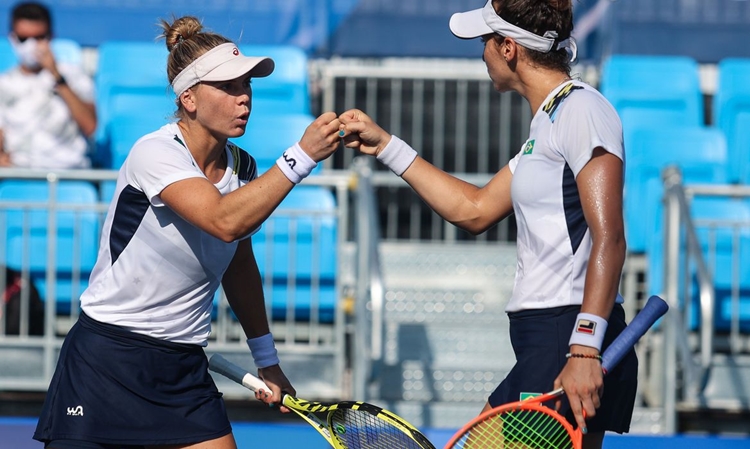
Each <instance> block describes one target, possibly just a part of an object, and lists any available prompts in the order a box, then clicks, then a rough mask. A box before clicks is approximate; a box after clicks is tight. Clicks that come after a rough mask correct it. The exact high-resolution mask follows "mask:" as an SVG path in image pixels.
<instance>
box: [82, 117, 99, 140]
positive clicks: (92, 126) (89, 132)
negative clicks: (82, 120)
mask: <svg viewBox="0 0 750 449" xmlns="http://www.w3.org/2000/svg"><path fill="white" fill-rule="evenodd" d="M96 126H97V122H96V120H92V121H91V122H90V123H86V124H84V125H82V126H81V127H80V128H81V132H82V133H83V135H84V136H86V137H87V138H90V137H92V136H93V135H94V133H95V132H96Z"/></svg>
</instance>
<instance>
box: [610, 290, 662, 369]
mask: <svg viewBox="0 0 750 449" xmlns="http://www.w3.org/2000/svg"><path fill="white" fill-rule="evenodd" d="M667 310H669V306H668V305H667V303H666V302H665V301H664V300H663V299H661V298H660V297H658V296H656V295H653V296H651V297H650V298H648V301H646V305H645V306H643V309H642V310H641V311H640V312H638V315H636V316H635V318H633V320H632V321H631V322H630V324H628V326H627V327H626V328H625V330H623V331H622V333H621V334H620V335H619V336H618V337H617V338H616V339H615V341H613V342H612V344H611V345H609V347H608V348H607V349H606V350H605V351H604V354H602V371H604V373H605V374H606V373H607V372H609V371H610V370H611V369H612V368H614V367H615V366H617V364H618V363H620V360H622V358H623V357H625V354H627V353H628V351H630V349H631V348H632V347H633V346H635V344H636V342H637V341H638V339H640V338H641V337H642V336H643V334H645V333H646V332H647V331H648V330H649V329H650V328H651V326H652V325H653V324H654V323H655V322H656V320H658V319H659V318H661V317H662V316H663V315H664V314H665V313H667Z"/></svg>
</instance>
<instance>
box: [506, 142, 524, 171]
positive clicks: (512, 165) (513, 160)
mask: <svg viewBox="0 0 750 449" xmlns="http://www.w3.org/2000/svg"><path fill="white" fill-rule="evenodd" d="M524 146H526V142H524V144H523V146H522V147H521V149H519V150H518V153H516V155H515V156H513V158H511V160H510V161H508V168H509V169H510V172H511V173H515V172H516V167H517V166H518V161H519V160H520V159H521V154H523V147H524Z"/></svg>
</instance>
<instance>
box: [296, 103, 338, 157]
mask: <svg viewBox="0 0 750 449" xmlns="http://www.w3.org/2000/svg"><path fill="white" fill-rule="evenodd" d="M340 126H341V122H339V119H338V117H337V116H336V113H334V112H324V113H322V114H321V115H320V116H319V117H318V118H316V119H315V120H314V121H313V122H312V123H311V124H310V126H308V127H307V129H305V134H303V135H302V138H301V139H300V141H299V146H300V147H302V150H303V151H304V152H305V153H307V155H308V156H310V158H311V159H312V160H314V161H315V162H320V161H322V160H323V159H326V158H327V157H328V156H330V155H331V154H333V153H334V152H335V151H336V149H337V148H338V146H339V142H340V138H339V127H340Z"/></svg>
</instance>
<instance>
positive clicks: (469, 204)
mask: <svg viewBox="0 0 750 449" xmlns="http://www.w3.org/2000/svg"><path fill="white" fill-rule="evenodd" d="M511 177H512V175H511V173H510V170H509V169H508V167H507V166H506V167H504V168H503V169H502V170H501V171H500V172H499V173H498V174H496V175H495V177H494V178H493V179H492V180H491V181H490V182H489V183H488V184H487V185H486V186H484V187H481V188H480V187H477V186H476V185H474V184H471V183H468V182H466V181H463V180H461V179H458V178H456V177H454V176H452V175H450V174H448V173H446V172H444V171H443V170H440V169H438V168H437V167H435V166H433V165H432V164H430V163H429V162H427V161H425V160H424V159H422V158H420V157H417V158H416V159H415V160H414V163H412V165H411V166H410V167H409V168H408V169H407V170H406V171H405V172H404V174H403V175H402V178H403V179H404V180H405V181H406V182H407V183H409V185H410V186H411V187H412V189H414V191H415V192H416V193H417V194H418V195H419V196H420V198H422V200H424V201H425V203H427V204H428V205H429V206H430V207H431V208H432V209H433V210H434V211H435V212H436V213H437V214H438V215H440V216H441V217H442V218H443V219H445V220H446V221H448V222H450V223H452V224H453V225H455V226H457V227H459V228H461V229H463V230H465V231H468V232H470V233H472V234H479V233H481V232H484V231H486V230H487V229H489V228H490V227H491V226H493V225H495V224H496V223H497V222H498V221H500V220H502V219H503V218H505V217H507V216H508V215H510V214H511V212H512V211H513V206H512V203H511V201H510V179H511Z"/></svg>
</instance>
